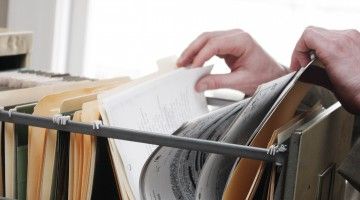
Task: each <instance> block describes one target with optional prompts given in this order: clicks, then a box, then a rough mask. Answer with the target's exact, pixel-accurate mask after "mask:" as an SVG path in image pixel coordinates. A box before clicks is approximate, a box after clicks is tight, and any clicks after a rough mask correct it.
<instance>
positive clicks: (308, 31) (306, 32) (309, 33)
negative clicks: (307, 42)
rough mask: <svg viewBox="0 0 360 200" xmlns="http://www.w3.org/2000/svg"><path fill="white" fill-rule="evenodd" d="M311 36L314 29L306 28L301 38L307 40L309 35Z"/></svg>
mask: <svg viewBox="0 0 360 200" xmlns="http://www.w3.org/2000/svg"><path fill="white" fill-rule="evenodd" d="M313 34H314V28H313V27H312V26H308V27H306V29H305V30H304V32H303V37H304V38H308V37H311V35H313Z"/></svg>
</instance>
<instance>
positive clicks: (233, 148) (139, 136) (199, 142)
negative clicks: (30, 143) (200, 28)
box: [0, 110, 285, 164]
mask: <svg viewBox="0 0 360 200" xmlns="http://www.w3.org/2000/svg"><path fill="white" fill-rule="evenodd" d="M0 121H5V122H11V123H16V124H26V125H30V126H36V127H42V128H48V129H56V130H62V131H67V132H73V133H82V134H87V135H94V136H98V137H106V138H114V139H120V140H128V141H133V142H141V143H148V144H156V145H160V146H167V147H174V148H180V149H188V150H195V151H202V152H207V153H216V154H222V155H227V156H235V157H242V158H250V159H256V160H263V161H270V162H276V163H278V164H282V163H284V158H285V155H284V153H277V154H275V155H269V154H268V153H267V152H268V150H267V149H265V148H258V147H249V146H244V145H237V144H230V143H222V142H215V141H209V140H204V139H196V138H189V137H181V136H175V135H163V134H156V133H150V132H141V131H135V130H129V129H122V128H116V127H111V126H101V127H100V129H93V125H92V124H87V123H80V122H74V121H71V120H70V121H68V122H67V123H66V125H58V124H56V123H53V120H52V118H49V117H39V116H34V115H30V114H24V113H18V112H11V117H10V116H9V112H8V111H5V110H0Z"/></svg>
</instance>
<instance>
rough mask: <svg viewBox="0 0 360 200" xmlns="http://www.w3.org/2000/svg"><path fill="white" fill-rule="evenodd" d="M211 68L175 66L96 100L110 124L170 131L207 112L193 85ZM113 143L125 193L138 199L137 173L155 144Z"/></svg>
mask: <svg viewBox="0 0 360 200" xmlns="http://www.w3.org/2000/svg"><path fill="white" fill-rule="evenodd" d="M211 69H212V66H209V67H204V68H195V69H187V68H179V69H177V70H174V71H172V72H169V73H167V74H164V75H162V76H160V77H158V78H156V79H153V80H150V81H147V82H145V83H144V84H139V85H135V86H133V87H129V88H127V89H123V88H118V89H116V88H115V89H113V90H110V91H107V92H104V93H103V94H100V95H99V96H98V100H99V103H100V106H101V107H102V110H104V111H105V115H106V116H105V117H106V119H107V121H108V123H109V124H110V125H111V126H117V127H121V128H127V129H136V130H140V131H145V132H152V133H158V134H172V133H173V132H174V131H175V130H176V129H178V128H179V127H180V126H181V125H182V124H183V123H184V122H186V121H187V120H189V119H193V118H195V117H198V116H200V115H202V114H204V113H207V112H208V109H207V104H206V98H205V96H204V95H203V94H202V93H198V92H196V91H195V89H194V86H195V84H196V82H197V80H198V79H199V78H200V77H202V76H204V75H206V74H209V73H210V71H211ZM102 115H104V113H103V114H102ZM115 146H116V150H117V152H118V153H119V155H120V157H121V160H122V163H123V167H120V168H118V170H120V169H121V168H122V170H124V171H125V174H126V178H127V179H128V182H129V185H130V188H131V192H132V194H127V195H128V196H132V195H133V196H134V198H135V199H140V192H139V180H140V173H141V170H142V167H143V166H144V164H145V162H146V160H147V159H148V157H149V156H150V155H151V153H152V152H153V151H154V150H155V148H156V147H157V146H156V145H149V144H142V143H136V142H130V141H124V140H116V141H115ZM114 164H115V165H116V163H114ZM118 181H119V180H118ZM120 187H126V186H124V184H122V185H120ZM123 191H124V190H123ZM122 195H123V196H124V194H122Z"/></svg>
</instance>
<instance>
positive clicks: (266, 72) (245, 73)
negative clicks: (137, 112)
mask: <svg viewBox="0 0 360 200" xmlns="http://www.w3.org/2000/svg"><path fill="white" fill-rule="evenodd" d="M213 56H218V57H220V58H223V59H224V60H225V62H226V64H227V65H228V66H229V68H230V69H231V73H229V74H214V75H207V76H205V77H203V78H201V79H200V80H199V81H198V82H197V84H196V86H195V88H196V90H197V91H199V92H201V91H204V90H207V89H217V88H232V89H238V90H241V91H243V92H245V94H252V93H254V91H255V89H256V87H257V86H258V85H260V84H262V83H264V82H268V81H270V80H272V79H274V78H278V77H280V76H282V75H284V74H286V73H287V70H286V68H284V67H282V66H281V65H279V64H278V63H276V62H275V61H274V60H273V59H272V58H271V57H270V56H269V55H268V54H267V53H266V52H265V51H264V50H263V49H262V48H261V47H260V46H259V45H258V44H257V43H256V41H255V40H254V39H253V38H252V37H251V36H250V35H249V34H248V33H246V32H244V31H242V30H230V31H216V32H210V33H203V34H202V35H200V36H199V37H198V38H197V39H196V40H194V41H193V42H192V43H191V44H190V45H189V47H188V48H187V49H186V50H185V51H184V52H183V53H182V55H181V57H180V58H179V60H178V62H177V65H178V66H189V65H191V66H192V67H201V66H202V65H203V64H204V63H205V62H206V61H207V60H209V59H210V58H211V57H213Z"/></svg>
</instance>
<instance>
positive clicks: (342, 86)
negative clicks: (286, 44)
mask: <svg viewBox="0 0 360 200" xmlns="http://www.w3.org/2000/svg"><path fill="white" fill-rule="evenodd" d="M310 50H314V51H315V53H316V56H317V57H318V59H319V60H320V61H321V62H322V63H323V64H324V65H325V70H326V72H327V74H328V76H329V79H330V82H331V84H332V86H333V88H332V90H333V92H334V93H335V95H336V96H337V98H338V99H339V101H340V102H341V103H342V105H343V106H344V107H345V108H346V109H347V110H348V111H349V112H351V113H354V114H358V113H360V33H359V32H358V31H357V30H327V29H324V28H319V27H308V28H306V29H305V31H304V32H303V34H302V36H301V37H300V39H299V41H298V42H297V44H296V46H295V49H294V52H293V55H292V59H291V65H290V68H291V69H292V70H297V69H299V68H300V66H305V65H306V63H307V62H309V61H310V59H309V57H308V54H309V51H310ZM319 78H320V77H319Z"/></svg>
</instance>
